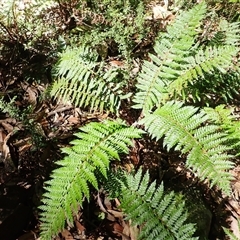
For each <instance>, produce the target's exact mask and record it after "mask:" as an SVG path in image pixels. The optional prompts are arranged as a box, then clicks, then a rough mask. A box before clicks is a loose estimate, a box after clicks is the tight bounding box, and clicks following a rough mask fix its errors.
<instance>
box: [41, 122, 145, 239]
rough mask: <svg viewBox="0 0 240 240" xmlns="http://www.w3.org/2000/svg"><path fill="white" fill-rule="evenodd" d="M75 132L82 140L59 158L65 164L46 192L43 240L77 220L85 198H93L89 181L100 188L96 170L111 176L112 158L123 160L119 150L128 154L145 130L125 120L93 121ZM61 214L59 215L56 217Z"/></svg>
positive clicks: (57, 171) (54, 176) (43, 206)
mask: <svg viewBox="0 0 240 240" xmlns="http://www.w3.org/2000/svg"><path fill="white" fill-rule="evenodd" d="M80 130H81V132H79V133H77V134H75V135H76V136H77V137H78V139H76V140H74V141H72V142H71V144H73V146H72V147H68V148H63V149H62V151H63V152H64V153H66V154H67V156H66V157H65V158H64V159H63V160H61V161H58V162H57V164H58V165H60V166H61V167H60V168H58V169H56V170H54V171H53V174H52V176H51V178H52V179H51V180H50V181H48V182H47V186H46V187H45V189H46V193H45V194H44V198H43V205H42V206H41V207H40V209H42V210H43V211H44V212H43V213H42V214H41V221H42V224H41V239H42V240H49V239H51V237H52V236H54V235H56V234H57V233H58V232H59V231H61V230H62V229H63V227H64V224H65V219H67V220H68V222H70V223H71V222H72V221H73V217H72V215H73V213H74V212H76V210H77V207H78V205H81V204H82V200H83V198H84V197H86V198H87V199H89V196H90V191H89V184H90V185H92V186H93V187H94V188H96V189H98V180H97V178H96V176H95V171H96V169H98V170H99V171H100V172H101V173H102V175H103V176H104V177H105V178H107V169H108V168H109V163H110V160H113V159H116V160H118V159H120V157H119V153H127V152H128V146H129V145H132V139H133V138H139V137H140V135H141V134H142V133H143V131H142V130H139V129H136V128H133V127H129V126H127V125H126V124H124V122H122V121H110V120H108V121H105V122H103V123H99V122H91V123H89V124H87V125H86V126H84V127H82V128H81V129H80ZM56 213H57V216H56Z"/></svg>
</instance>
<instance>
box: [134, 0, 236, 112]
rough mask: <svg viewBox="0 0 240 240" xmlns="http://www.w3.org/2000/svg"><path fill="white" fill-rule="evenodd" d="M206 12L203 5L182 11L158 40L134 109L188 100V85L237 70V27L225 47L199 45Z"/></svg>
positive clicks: (145, 63) (146, 62) (142, 79)
mask: <svg viewBox="0 0 240 240" xmlns="http://www.w3.org/2000/svg"><path fill="white" fill-rule="evenodd" d="M205 13H206V5H205V4H204V3H201V4H198V5H197V6H195V7H194V8H193V9H191V10H189V11H188V12H183V13H182V14H181V15H180V16H179V17H178V18H177V20H176V21H175V22H174V23H173V24H172V25H171V26H169V27H168V28H167V33H165V34H162V35H160V37H159V38H158V39H157V42H156V43H155V47H154V50H155V52H156V55H151V54H150V58H151V60H152V62H148V61H145V62H144V64H143V67H142V71H141V73H140V75H139V77H138V84H137V89H138V90H139V91H138V92H137V94H136V95H135V97H134V100H133V101H134V102H135V103H136V104H135V105H134V106H133V107H134V108H137V109H143V111H144V112H147V111H149V110H151V109H152V108H153V107H155V106H159V104H161V103H164V102H165V101H166V100H169V99H172V98H175V99H176V98H177V97H180V99H186V98H187V97H188V96H189V95H190V94H191V92H190V93H189V88H188V86H189V85H193V84H195V83H196V82H198V81H200V82H202V81H203V79H204V78H205V77H207V78H208V77H209V75H212V74H213V73H218V72H221V73H227V71H229V69H231V68H232V69H235V67H234V63H233V62H232V59H233V58H234V57H235V56H237V53H238V51H239V49H238V44H239V43H238V40H239V38H238V37H237V33H238V30H237V25H236V24H235V25H231V26H232V35H231V34H230V32H228V33H226V38H225V41H224V44H223V45H220V46H209V47H206V48H204V47H201V48H200V47H199V46H198V44H196V38H197V35H198V31H199V26H200V24H201V21H202V20H203V17H204V15H205ZM231 37H233V39H232V40H230V38H231ZM217 83H218V81H217V80H216V85H217ZM193 89H194V90H195V89H196V87H195V88H193ZM195 95H196V94H193V96H195ZM186 96H187V97H186Z"/></svg>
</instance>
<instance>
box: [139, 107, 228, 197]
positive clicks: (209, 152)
mask: <svg viewBox="0 0 240 240" xmlns="http://www.w3.org/2000/svg"><path fill="white" fill-rule="evenodd" d="M197 111H198V109H197V108H194V107H191V106H185V107H183V104H182V103H180V102H168V103H166V104H165V105H164V106H163V107H161V108H158V109H157V110H156V111H155V112H154V113H153V114H148V115H146V117H145V118H143V119H142V120H141V121H140V123H142V124H144V125H145V128H146V130H147V131H148V132H149V133H150V134H151V136H152V137H154V138H156V139H160V138H162V137H163V136H164V146H166V147H167V149H168V150H169V149H170V148H175V150H180V151H181V152H182V153H183V154H187V161H186V165H187V166H188V167H190V168H192V169H193V171H194V172H196V173H197V175H198V176H199V178H200V179H202V180H204V179H205V178H208V179H209V180H210V182H211V184H210V186H213V185H214V184H217V185H218V186H219V187H220V188H221V189H222V190H223V191H224V192H225V193H227V194H229V193H230V190H231V189H230V180H232V176H231V174H230V173H229V169H231V168H232V167H233V163H232V162H230V161H229V159H230V155H228V154H227V153H226V151H227V150H229V147H227V146H226V145H224V142H226V140H227V138H226V136H225V134H224V133H222V132H220V131H219V127H218V126H217V125H213V124H207V125H205V126H204V124H206V122H207V120H208V117H207V115H206V114H205V113H204V112H203V111H201V112H199V113H197Z"/></svg>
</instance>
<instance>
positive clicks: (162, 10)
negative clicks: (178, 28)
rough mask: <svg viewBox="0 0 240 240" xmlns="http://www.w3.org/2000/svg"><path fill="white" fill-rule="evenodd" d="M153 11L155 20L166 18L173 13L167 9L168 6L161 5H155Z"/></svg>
mask: <svg viewBox="0 0 240 240" xmlns="http://www.w3.org/2000/svg"><path fill="white" fill-rule="evenodd" d="M152 11H153V19H154V20H164V19H167V18H169V17H170V16H172V15H173V14H172V13H171V12H170V11H168V10H167V9H166V7H162V6H159V5H156V6H154V7H153V9H152Z"/></svg>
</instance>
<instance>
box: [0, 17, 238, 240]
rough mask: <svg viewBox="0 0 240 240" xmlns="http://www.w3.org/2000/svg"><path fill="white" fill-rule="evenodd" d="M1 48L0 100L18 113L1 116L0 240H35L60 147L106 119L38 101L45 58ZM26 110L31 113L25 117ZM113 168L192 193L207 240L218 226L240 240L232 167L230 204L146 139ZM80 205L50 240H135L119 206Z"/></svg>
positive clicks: (96, 199) (101, 195)
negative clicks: (201, 208) (141, 171)
mask: <svg viewBox="0 0 240 240" xmlns="http://www.w3.org/2000/svg"><path fill="white" fill-rule="evenodd" d="M169 16H170V15H169ZM8 44H10V45H11V44H12V46H10V47H9V49H10V50H9V51H8V52H5V53H4V59H3V58H1V57H0V95H1V96H4V98H5V99H7V100H8V101H10V99H12V97H13V96H15V97H16V98H15V99H14V104H13V105H15V106H17V109H19V111H20V112H17V113H16V112H15V113H13V114H9V112H8V111H6V112H2V113H0V240H16V239H18V240H36V239H38V238H39V225H40V220H39V211H40V210H39V209H38V206H39V205H40V204H41V198H42V195H43V191H44V190H43V186H44V182H45V181H46V180H48V179H49V176H50V173H51V171H52V170H53V169H54V168H55V167H56V165H55V162H56V161H57V160H60V159H61V158H62V157H63V155H62V153H61V148H63V147H66V146H69V143H70V141H71V140H72V139H73V138H74V133H75V132H76V131H77V130H78V128H79V127H80V126H83V125H84V124H86V123H88V122H90V121H99V120H102V119H104V118H106V117H107V116H106V115H104V114H98V113H95V114H89V113H88V112H85V111H83V110H82V109H79V108H76V107H74V106H73V105H71V104H70V103H69V104H66V103H65V104H63V103H61V102H58V103H57V102H56V101H54V100H52V99H45V98H44V97H43V94H44V92H45V91H46V89H47V87H48V85H49V84H51V81H52V79H51V76H50V73H49V71H45V72H41V71H39V69H43V68H44V69H47V68H48V67H49V66H48V62H47V60H46V58H45V56H44V55H43V54H41V53H34V52H33V53H26V52H24V51H22V52H21V51H20V50H21V49H20V48H19V46H18V47H17V46H16V45H15V44H16V43H15V42H9V43H8ZM147 44H148V45H147V48H152V43H151V42H150V43H147ZM144 47H146V46H143V48H144ZM145 52H146V51H145ZM145 52H143V53H142V54H145ZM29 54H30V55H29ZM112 64H117V65H121V60H120V59H114V60H113V61H112ZM49 68H50V67H49ZM26 71H28V73H30V75H31V76H34V75H38V77H39V78H41V82H39V81H36V80H35V79H34V78H31V80H26V79H24V74H25V73H26ZM39 74H40V75H41V76H39ZM29 106H32V107H33V109H31V110H29V109H28V107H29ZM236 106H239V103H237V104H236ZM236 106H234V107H235V108H236ZM11 110H12V111H13V112H14V111H15V110H14V109H11ZM29 112H31V113H29ZM121 114H124V115H125V119H127V121H128V122H134V121H136V119H137V118H138V115H139V112H138V111H133V110H131V111H129V110H127V111H126V112H122V113H121ZM14 115H15V116H14ZM173 160H174V161H173ZM173 162H174V164H173ZM114 164H115V163H114ZM116 164H117V163H116ZM120 164H121V165H122V166H123V167H124V168H125V169H128V170H129V171H131V169H133V168H134V169H138V168H140V167H142V168H145V169H149V171H150V172H151V176H154V177H155V178H156V179H158V180H159V181H162V180H163V181H164V183H165V187H166V188H168V187H169V188H170V186H171V189H174V190H176V191H192V189H196V192H198V194H199V196H200V198H201V200H202V201H203V204H204V205H205V206H206V209H207V211H208V212H210V214H209V216H210V217H209V219H208V220H206V221H205V224H206V225H205V229H206V231H207V233H206V234H207V235H208V238H209V239H210V240H217V239H220V240H222V239H224V233H223V229H222V227H223V226H225V227H227V228H230V229H231V230H233V231H234V232H235V234H236V235H237V236H239V239H240V234H239V231H238V227H237V221H236V219H239V217H240V201H239V200H240V167H239V165H238V164H236V167H235V168H234V169H233V171H232V174H233V176H234V178H235V181H234V182H232V190H233V194H232V196H231V197H226V196H223V195H222V194H221V193H220V192H219V191H218V189H215V188H212V189H210V188H209V187H208V185H207V183H203V182H200V181H199V180H198V179H197V178H196V176H194V175H193V174H192V172H190V171H189V170H187V169H186V168H185V166H184V163H183V162H182V159H181V158H180V157H179V155H178V153H176V152H170V153H169V152H167V151H166V149H163V148H162V145H160V144H159V145H157V144H156V145H154V146H152V142H150V141H149V140H148V139H147V138H146V139H144V140H141V141H135V142H134V147H133V148H132V149H131V151H130V154H129V156H127V157H124V158H123V159H122V160H121V163H120ZM84 206H85V207H84V211H83V210H81V209H79V212H78V214H77V215H76V216H75V219H74V224H73V225H72V226H71V224H69V225H68V226H67V227H66V228H65V229H64V230H63V231H62V232H61V233H60V234H59V236H58V237H56V238H55V240H64V239H65V240H67V239H68V240H75V239H96V240H100V239H101V240H103V239H108V240H111V239H112V240H115V239H122V240H133V239H135V238H134V234H135V233H136V234H137V232H138V231H139V229H137V228H133V227H131V226H130V223H129V222H128V221H126V220H125V219H124V215H123V213H122V212H121V210H120V209H119V208H118V206H119V202H118V199H114V200H109V199H108V197H107V195H106V193H105V192H104V191H101V190H100V191H99V192H94V191H93V194H92V198H91V199H90V202H89V203H88V202H85V203H84ZM56 214H57V213H56ZM204 217H205V216H203V218H204ZM130 235H131V238H130V237H129V236H130Z"/></svg>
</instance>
